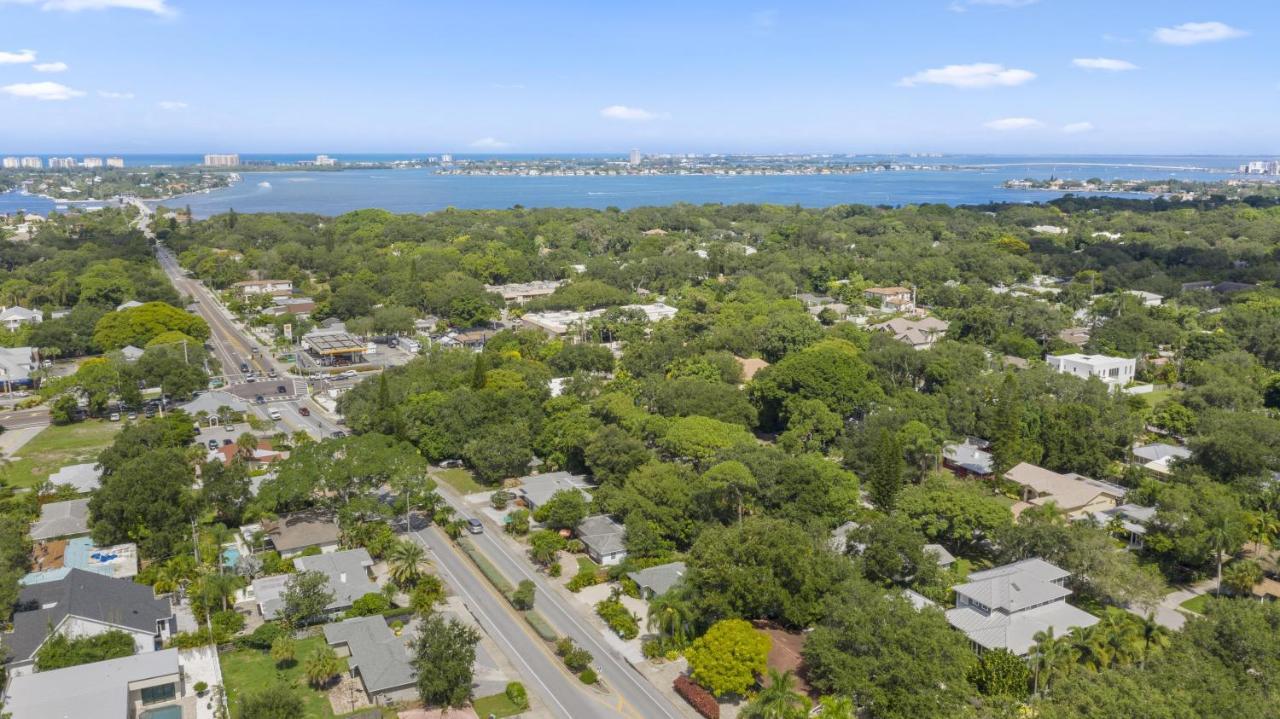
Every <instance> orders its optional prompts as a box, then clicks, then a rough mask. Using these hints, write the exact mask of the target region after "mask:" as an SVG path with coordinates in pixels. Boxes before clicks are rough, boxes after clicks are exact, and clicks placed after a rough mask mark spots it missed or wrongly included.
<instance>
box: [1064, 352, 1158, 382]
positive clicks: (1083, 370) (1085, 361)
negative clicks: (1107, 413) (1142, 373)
mask: <svg viewBox="0 0 1280 719" xmlns="http://www.w3.org/2000/svg"><path fill="white" fill-rule="evenodd" d="M1044 361H1045V362H1048V363H1049V366H1050V367H1052V368H1054V369H1055V370H1057V371H1058V372H1061V373H1062V374H1069V375H1072V376H1075V377H1081V378H1084V379H1088V378H1090V377H1097V378H1098V379H1100V380H1102V381H1103V382H1104V383H1106V384H1107V385H1109V386H1111V387H1112V388H1113V389H1119V388H1121V387H1124V386H1125V385H1127V384H1129V383H1130V382H1132V381H1133V377H1134V372H1135V371H1136V370H1137V367H1138V362H1137V360H1135V359H1132V358H1129V357H1108V356H1107V355H1086V354H1080V353H1072V354H1066V355H1047V356H1046V357H1045V358H1044Z"/></svg>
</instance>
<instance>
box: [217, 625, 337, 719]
mask: <svg viewBox="0 0 1280 719" xmlns="http://www.w3.org/2000/svg"><path fill="white" fill-rule="evenodd" d="M318 646H324V637H319V636H317V637H308V638H306V639H303V640H300V641H299V642H298V645H297V652H296V654H295V656H296V657H297V661H296V662H294V664H293V666H291V667H289V668H288V669H277V668H276V663H275V662H274V661H272V660H271V655H270V654H269V653H267V652H261V651H258V650H256V649H238V650H236V651H234V652H227V653H225V654H222V655H220V656H219V657H218V660H219V662H220V663H221V664H222V680H223V682H224V683H225V684H226V687H227V704H228V705H230V706H231V716H232V717H236V718H237V719H238V718H239V714H237V713H236V710H235V707H236V701H237V699H238V697H239V696H240V695H241V694H242V693H245V692H253V691H258V690H260V689H263V688H264V687H267V686H269V685H271V684H273V683H275V682H276V681H277V678H279V679H280V680H283V681H284V682H286V683H288V684H292V685H293V686H294V687H297V689H298V695H299V696H301V697H302V701H303V706H304V707H306V710H305V711H304V712H303V713H302V716H305V717H307V718H308V719H311V718H312V717H318V718H321V719H332V717H334V713H333V710H332V708H330V706H329V697H328V695H327V694H326V693H325V692H322V691H316V690H315V689H312V688H311V687H310V686H308V685H307V678H306V677H305V676H303V674H302V663H303V662H304V661H306V658H307V655H309V654H311V652H313V651H315V648H316V647H318ZM338 666H339V668H340V670H341V672H343V673H345V672H346V671H347V660H346V659H345V658H342V659H339V660H338Z"/></svg>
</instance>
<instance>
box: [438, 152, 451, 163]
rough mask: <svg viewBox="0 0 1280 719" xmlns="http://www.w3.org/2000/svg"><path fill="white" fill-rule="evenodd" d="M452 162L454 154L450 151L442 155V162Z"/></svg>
mask: <svg viewBox="0 0 1280 719" xmlns="http://www.w3.org/2000/svg"><path fill="white" fill-rule="evenodd" d="M450 162H453V155H450V154H449V153H447V152H446V153H445V154H443V155H441V156H440V164H442V165H447V164H449V163H450Z"/></svg>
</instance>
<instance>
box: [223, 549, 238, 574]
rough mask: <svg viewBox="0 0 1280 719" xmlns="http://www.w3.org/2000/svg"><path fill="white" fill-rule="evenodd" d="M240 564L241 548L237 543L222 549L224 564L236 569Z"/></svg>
mask: <svg viewBox="0 0 1280 719" xmlns="http://www.w3.org/2000/svg"><path fill="white" fill-rule="evenodd" d="M239 564H240V550H239V548H237V547H236V546H235V545H232V546H229V547H226V548H225V549H223V550H222V566H224V567H228V568H230V569H235V568H236V567H237V566H238V565H239Z"/></svg>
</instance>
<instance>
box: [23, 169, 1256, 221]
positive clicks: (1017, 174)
mask: <svg viewBox="0 0 1280 719" xmlns="http://www.w3.org/2000/svg"><path fill="white" fill-rule="evenodd" d="M337 157H339V158H340V159H349V160H358V159H392V158H391V157H390V156H386V157H370V156H363V157H357V156H349V157H343V156H337ZM399 157H400V158H403V157H408V156H407V155H405V156H399ZM458 157H461V156H458ZM175 158H178V159H175ZM148 159H152V160H156V162H154V163H152V164H161V163H160V162H159V161H160V160H164V159H168V160H169V161H170V162H172V164H182V163H183V162H189V158H186V157H185V156H152V157H150V158H148ZM259 159H275V160H277V161H281V162H283V161H287V160H290V159H296V158H294V157H293V156H262V157H261V158H259ZM889 159H892V160H896V161H899V162H903V163H921V164H925V163H929V164H933V163H936V164H948V165H964V166H966V167H967V169H961V170H898V171H882V172H866V173H859V174H849V175H736V176H720V175H717V176H710V175H652V176H625V175H624V176H537V177H530V176H494V175H441V174H438V173H436V172H435V171H434V170H433V169H431V168H421V169H405V170H390V169H376V170H345V171H340V172H314V171H312V172H308V171H276V172H244V173H241V177H242V178H243V180H242V181H241V182H239V183H237V184H236V185H234V186H232V187H229V188H224V189H220V190H215V191H211V192H208V193H200V194H195V195H190V196H186V197H181V198H177V199H173V200H169V201H168V202H166V203H164V204H167V205H169V206H173V207H180V206H183V205H190V207H191V209H192V211H193V213H194V214H195V215H196V216H197V217H207V216H209V215H213V214H217V213H219V212H225V211H227V210H228V209H231V208H234V209H235V210H236V211H237V212H310V213H317V214H322V215H336V214H341V213H343V212H348V211H351V210H357V209H363V208H370V207H375V208H382V209H386V210H389V211H392V212H430V211H434V210H441V209H445V208H448V207H457V208H463V209H502V208H509V207H512V206H514V205H523V206H525V207H588V208H605V207H619V208H630V207H638V206H645V205H667V204H672V203H676V202H688V203H694V204H702V203H726V204H732V203H742V202H746V203H773V204H782V205H801V206H804V207H826V206H831V205H838V204H847V203H860V204H871V205H882V204H883V205H905V204H919V203H942V204H949V205H964V204H982V203H987V202H1042V201H1047V200H1050V199H1053V198H1054V197H1057V196H1059V195H1060V194H1061V193H1054V192H1045V191H1037V190H1006V189H1003V188H1002V187H1001V185H1002V184H1003V183H1004V182H1005V181H1006V180H1009V179H1021V178H1035V179H1046V178H1049V177H1060V178H1067V179H1086V178H1092V177H1099V178H1102V179H1104V180H1112V179H1151V180H1159V179H1178V180H1204V181H1213V180H1223V179H1227V178H1230V177H1234V176H1235V175H1234V174H1233V172H1231V171H1232V170H1234V168H1235V167H1237V166H1238V165H1239V164H1240V163H1241V162H1244V161H1247V160H1249V159H1258V158H1241V157H1209V156H1182V157H1173V156H1165V157H1138V156H1133V157H1028V156H1020V157H1001V156H978V155H969V156H960V155H948V156H945V157H941V158H927V159H924V158H920V159H912V158H906V157H896V158H887V157H877V156H861V155H860V156H858V157H857V158H856V161H872V160H889ZM129 160H130V158H128V157H126V161H129ZM130 165H132V166H135V167H137V166H142V165H143V158H138V159H137V160H135V161H132V162H130ZM53 207H54V203H52V202H50V201H48V200H45V199H42V198H37V197H32V196H22V195H17V194H15V193H8V194H0V213H3V212H12V211H15V210H17V209H25V210H27V211H29V212H38V213H41V214H44V213H46V212H48V211H49V210H51V209H53Z"/></svg>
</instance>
